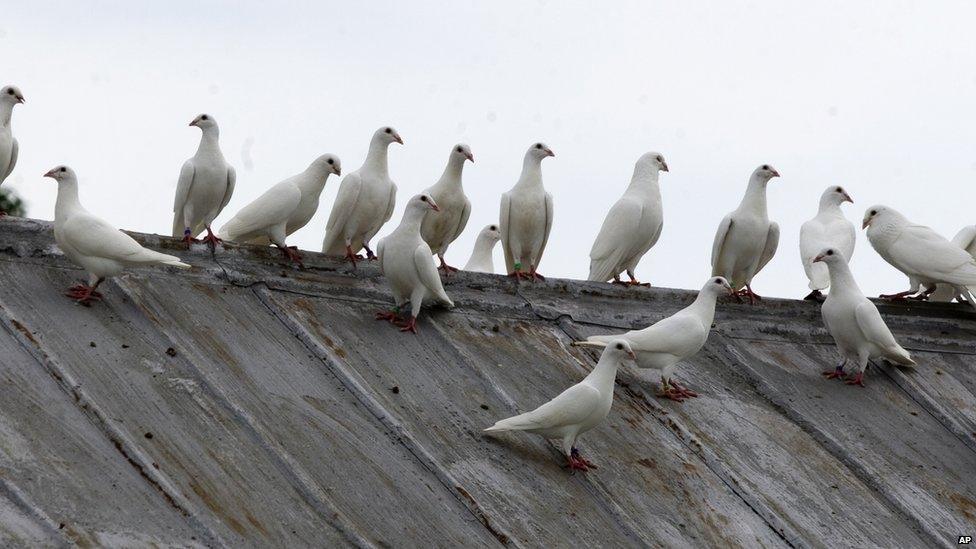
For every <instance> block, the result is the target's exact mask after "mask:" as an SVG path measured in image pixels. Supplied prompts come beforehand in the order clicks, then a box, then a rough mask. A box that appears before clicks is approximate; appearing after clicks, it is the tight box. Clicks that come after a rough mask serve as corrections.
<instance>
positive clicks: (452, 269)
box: [437, 254, 458, 276]
mask: <svg viewBox="0 0 976 549" xmlns="http://www.w3.org/2000/svg"><path fill="white" fill-rule="evenodd" d="M437 259H440V260H441V266H440V267H438V268H437V270H439V271H444V276H449V275H450V274H451V273H456V272H458V270H457V268H456V267H451V266H450V265H448V264H447V263H446V262H445V261H444V256H443V255H441V254H437Z"/></svg>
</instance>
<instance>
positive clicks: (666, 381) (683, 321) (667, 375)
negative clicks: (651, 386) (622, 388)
mask: <svg viewBox="0 0 976 549" xmlns="http://www.w3.org/2000/svg"><path fill="white" fill-rule="evenodd" d="M732 288H733V287H732V286H730V285H729V283H728V281H727V280H725V279H724V278H722V277H720V276H716V277H713V278H709V279H708V281H707V282H705V285H704V286H702V289H701V291H699V292H698V297H697V298H695V301H694V303H692V304H691V305H689V306H687V307H685V308H684V309H681V310H680V311H678V312H676V313H674V314H673V315H671V316H669V317H667V318H663V319H661V320H659V321H657V322H655V323H654V324H652V325H651V326H648V327H647V328H644V329H643V330H631V331H629V332H627V333H625V334H616V335H595V336H590V337H588V338H587V339H586V341H578V342H576V343H574V345H579V346H582V347H605V346H606V345H607V344H608V343H609V342H611V341H613V340H616V339H623V340H625V341H627V342H628V343H630V346H631V347H632V348H633V349H634V352H635V353H637V366H638V367H640V368H653V369H657V370H661V391H660V392H659V393H658V395H657V396H660V397H665V398H669V399H671V400H674V401H677V402H683V401H684V400H685V399H687V398H692V397H696V396H698V394H697V393H695V392H694V391H691V390H689V389H687V388H686V387H684V386H682V385H680V384H679V383H678V382H677V381H675V380H674V379H673V378H672V377H671V374H672V372H674V368H675V367H676V366H677V365H678V363H679V362H681V361H682V360H685V359H688V358H691V357H692V356H694V355H695V354H696V353H698V351H700V350H701V348H702V347H703V346H704V345H705V342H706V341H708V334H709V332H710V331H711V330H712V321H713V320H714V319H715V302H716V300H717V299H718V296H720V295H722V294H728V293H731V294H734V292H733V290H732Z"/></svg>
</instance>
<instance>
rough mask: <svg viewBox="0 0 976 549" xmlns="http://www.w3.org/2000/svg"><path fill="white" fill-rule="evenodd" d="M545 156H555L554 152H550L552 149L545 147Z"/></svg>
mask: <svg viewBox="0 0 976 549" xmlns="http://www.w3.org/2000/svg"><path fill="white" fill-rule="evenodd" d="M546 156H556V153H554V152H552V149H546Z"/></svg>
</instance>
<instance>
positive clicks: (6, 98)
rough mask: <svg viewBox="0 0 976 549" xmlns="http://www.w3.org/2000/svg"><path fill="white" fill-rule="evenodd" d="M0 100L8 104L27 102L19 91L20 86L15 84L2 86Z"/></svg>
mask: <svg viewBox="0 0 976 549" xmlns="http://www.w3.org/2000/svg"><path fill="white" fill-rule="evenodd" d="M0 101H2V102H4V103H9V104H10V105H17V104H20V103H26V102H27V100H26V99H24V94H23V93H21V92H20V88H18V87H17V86H4V87H3V88H2V89H0Z"/></svg>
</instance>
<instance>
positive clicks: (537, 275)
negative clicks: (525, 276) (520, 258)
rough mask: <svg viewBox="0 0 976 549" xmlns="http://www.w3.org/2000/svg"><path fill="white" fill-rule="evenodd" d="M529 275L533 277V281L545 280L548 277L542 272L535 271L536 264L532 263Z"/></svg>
mask: <svg viewBox="0 0 976 549" xmlns="http://www.w3.org/2000/svg"><path fill="white" fill-rule="evenodd" d="M529 276H530V277H532V278H531V279H532V281H533V282H535V281H536V280H545V279H546V277H544V276H542V275H541V274H539V273H537V272H535V265H532V268H531V269H530V270H529Z"/></svg>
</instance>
